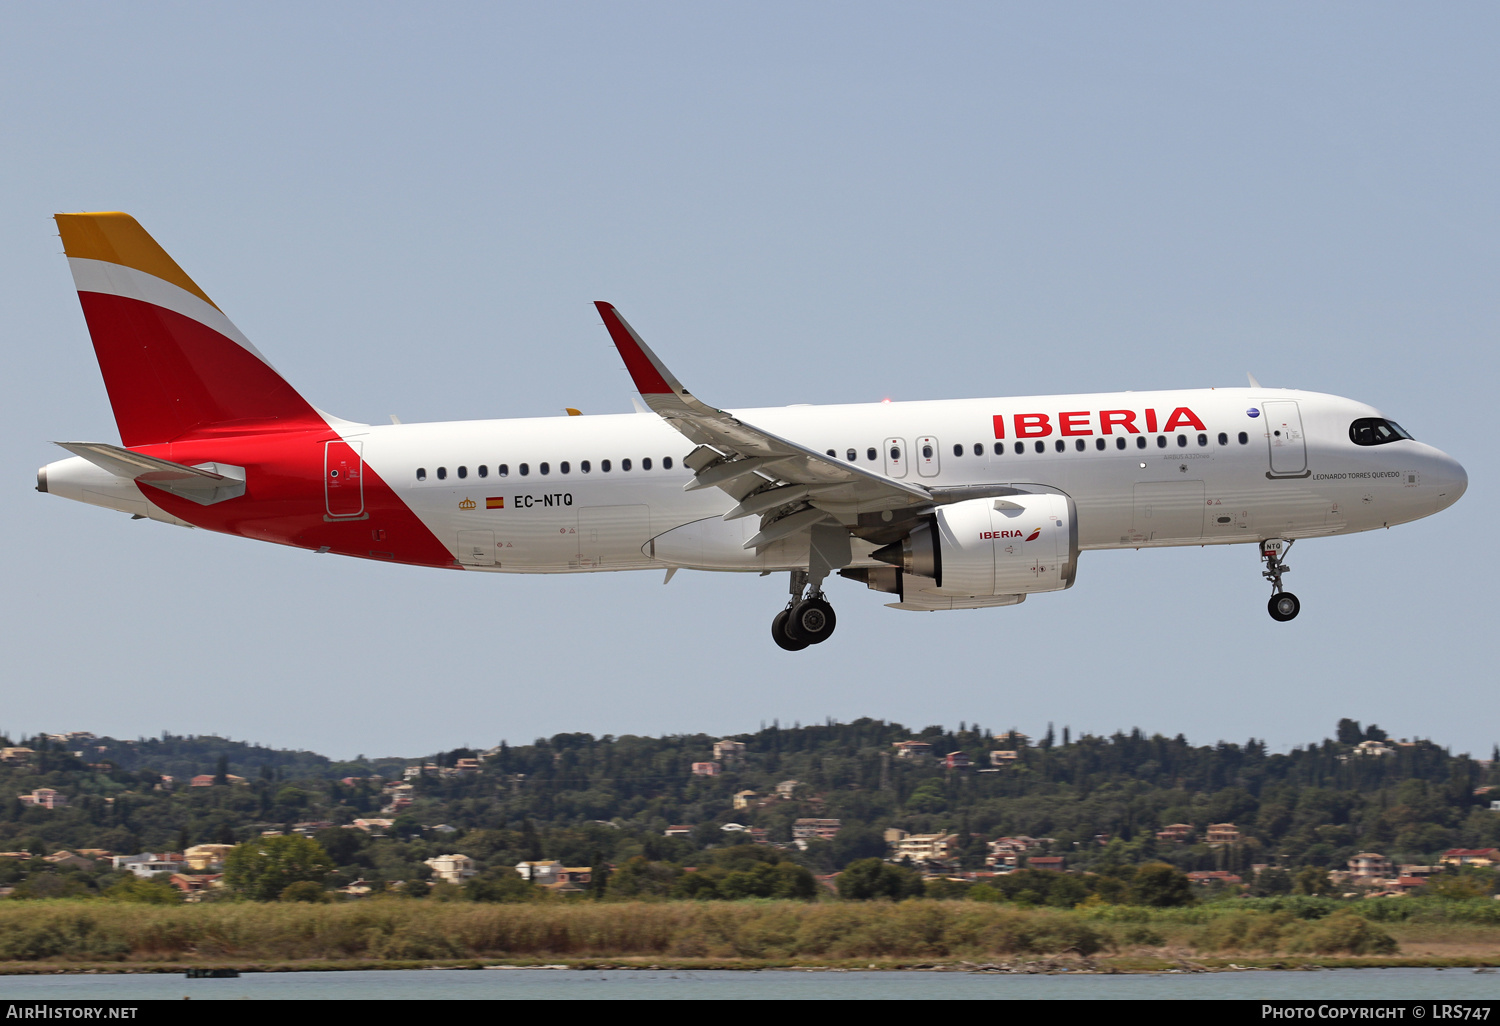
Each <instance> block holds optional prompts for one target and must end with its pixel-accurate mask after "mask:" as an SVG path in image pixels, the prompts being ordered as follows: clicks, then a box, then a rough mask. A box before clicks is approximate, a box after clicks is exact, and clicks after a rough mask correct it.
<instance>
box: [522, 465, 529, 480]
mask: <svg viewBox="0 0 1500 1026" xmlns="http://www.w3.org/2000/svg"><path fill="white" fill-rule="evenodd" d="M530 473H531V464H529V463H523V464H521V476H522V477H525V476H526V475H527V474H530Z"/></svg>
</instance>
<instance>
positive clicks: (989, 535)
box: [979, 527, 1042, 541]
mask: <svg viewBox="0 0 1500 1026" xmlns="http://www.w3.org/2000/svg"><path fill="white" fill-rule="evenodd" d="M1041 536H1042V529H1041V528H1040V527H1038V528H1037V529H1036V530H1034V531H1032V532H1031V533H1030V534H1027V533H1026V532H1025V531H980V532H979V540H980V541H998V540H999V539H1001V538H1020V539H1021V540H1022V541H1036V540H1037V539H1038V538H1040V537H1041Z"/></svg>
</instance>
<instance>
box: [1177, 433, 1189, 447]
mask: <svg viewBox="0 0 1500 1026" xmlns="http://www.w3.org/2000/svg"><path fill="white" fill-rule="evenodd" d="M1177 448H1179V449H1186V448H1187V435H1178V436H1177Z"/></svg>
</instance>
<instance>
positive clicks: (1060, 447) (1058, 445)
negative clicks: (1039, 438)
mask: <svg viewBox="0 0 1500 1026" xmlns="http://www.w3.org/2000/svg"><path fill="white" fill-rule="evenodd" d="M1052 444H1053V445H1054V446H1055V447H1056V449H1057V451H1058V452H1062V451H1064V450H1065V449H1067V447H1068V443H1067V442H1064V441H1063V440H1062V439H1061V438H1059V439H1058V440H1057V441H1056V442H1054V443H1052Z"/></svg>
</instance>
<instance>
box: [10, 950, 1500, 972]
mask: <svg viewBox="0 0 1500 1026" xmlns="http://www.w3.org/2000/svg"><path fill="white" fill-rule="evenodd" d="M190 969H230V970H234V971H235V972H237V973H241V974H246V973H305V972H365V971H370V970H403V971H415V970H432V969H462V970H470V971H486V970H490V971H507V970H510V971H514V970H525V969H529V970H550V971H585V972H588V971H592V972H603V971H612V970H627V971H643V972H650V971H656V972H694V971H700V972H701V971H710V970H712V971H720V972H723V971H733V972H766V971H771V970H775V971H780V972H839V973H848V972H929V973H934V972H935V973H978V974H998V975H1018V976H1019V975H1039V974H1040V975H1068V976H1073V975H1078V976H1118V975H1142V976H1151V975H1168V974H1174V975H1175V974H1182V973H1235V972H1321V971H1323V970H1327V969H1468V970H1471V971H1486V970H1493V971H1497V972H1500V957H1494V958H1474V957H1454V958H1422V957H1402V956H1388V957H1379V956H1350V957H1324V958H1308V957H1305V956H1295V957H1260V958H1234V959H1229V958H1193V957H1188V956H1185V955H1184V956H1180V957H1179V956H1171V955H1124V956H1114V957H1110V958H1076V959H1065V958H1038V959H1025V960H1013V961H990V962H975V961H971V960H964V959H955V960H951V961H947V960H932V959H923V960H920V961H913V960H899V961H875V962H871V961H869V960H868V959H853V960H850V959H842V960H830V961H826V962H818V961H808V960H806V959H799V960H782V959H721V958H707V959H631V958H585V959H577V958H575V959H563V960H560V961H559V960H548V959H540V958H528V959H339V960H334V959H311V960H306V961H283V962H234V961H222V962H221V961H212V962H210V961H197V960H193V961H182V960H174V961H163V962H145V961H142V962H73V963H68V962H63V961H57V962H44V961H36V962H0V977H7V976H134V975H180V974H185V973H187V971H188V970H190Z"/></svg>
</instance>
